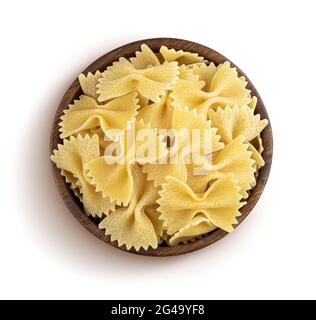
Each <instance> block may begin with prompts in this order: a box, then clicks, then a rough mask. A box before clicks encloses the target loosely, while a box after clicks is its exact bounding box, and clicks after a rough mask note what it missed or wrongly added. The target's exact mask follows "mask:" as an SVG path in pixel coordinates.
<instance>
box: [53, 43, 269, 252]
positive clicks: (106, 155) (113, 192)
mask: <svg viewBox="0 0 316 320" xmlns="http://www.w3.org/2000/svg"><path fill="white" fill-rule="evenodd" d="M78 81H79V84H80V87H81V90H82V93H81V95H80V96H79V97H77V99H75V100H74V101H73V103H72V104H71V105H69V108H68V109H66V110H64V114H63V115H62V116H61V118H60V120H61V121H60V123H59V126H60V139H61V143H60V144H59V145H58V146H57V149H56V150H54V152H53V155H52V156H51V160H52V161H53V162H54V163H55V165H56V166H57V167H58V168H59V169H60V173H61V175H62V176H63V177H64V179H65V182H66V183H67V185H68V186H69V188H70V189H71V190H72V192H73V193H74V195H75V196H76V197H77V198H78V201H79V202H81V203H82V206H83V208H84V211H85V214H86V215H88V216H91V219H95V222H96V224H98V226H99V228H100V229H101V230H103V231H104V233H105V234H106V235H109V237H110V239H111V241H113V242H114V241H116V242H117V244H118V246H125V247H126V249H127V250H130V249H134V250H136V251H138V250H148V249H149V248H153V249H155V248H157V247H158V246H177V245H181V244H186V243H189V242H192V241H198V239H201V238H202V237H203V236H205V235H207V234H209V233H211V232H214V231H215V230H217V229H222V230H224V231H226V232H231V231H233V230H234V226H235V225H236V224H237V223H238V219H237V218H238V217H239V216H240V215H241V212H240V209H241V208H242V206H243V205H244V204H245V203H246V201H247V198H248V197H249V194H250V193H251V192H252V188H253V187H254V186H255V185H256V179H257V177H258V172H259V170H260V168H261V167H262V166H264V160H263V157H262V152H263V151H264V149H263V145H262V139H261V132H262V130H263V129H264V128H265V127H266V126H267V124H268V121H267V120H265V119H261V117H260V115H259V114H256V112H255V110H256V104H257V97H256V96H252V95H251V92H250V90H249V89H248V88H247V81H246V79H245V77H243V76H240V75H239V74H238V72H237V70H236V68H234V67H232V66H231V65H230V63H229V62H224V63H222V64H219V65H216V64H215V63H214V62H212V61H208V60H207V59H205V58H204V57H202V56H200V55H199V54H197V53H195V52H188V51H186V50H181V48H168V47H167V46H162V47H161V48H160V49H159V50H152V49H151V48H149V47H148V46H147V45H146V44H142V45H141V47H140V48H139V50H138V51H136V52H135V54H134V56H133V57H131V58H127V57H121V58H120V59H119V60H118V61H115V62H113V64H112V65H110V66H108V67H107V68H106V69H105V70H98V71H96V72H95V73H90V72H89V73H87V74H80V75H79V77H78Z"/></svg>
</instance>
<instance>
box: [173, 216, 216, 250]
mask: <svg viewBox="0 0 316 320" xmlns="http://www.w3.org/2000/svg"><path fill="white" fill-rule="evenodd" d="M215 229H217V227H216V226H214V225H213V224H212V223H210V221H209V219H208V218H206V217H205V216H204V215H203V214H201V215H199V214H197V215H196V216H195V217H194V218H193V219H192V221H191V222H190V223H189V224H188V225H186V226H185V227H183V228H182V229H180V230H179V231H178V232H176V233H175V234H174V235H173V236H172V237H171V238H170V240H169V244H170V245H171V246H176V245H178V244H179V243H180V242H187V241H188V240H191V239H194V238H196V237H198V236H200V235H202V234H206V233H208V232H211V231H213V230H215Z"/></svg>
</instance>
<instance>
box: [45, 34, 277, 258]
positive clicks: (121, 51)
mask: <svg viewBox="0 0 316 320" xmlns="http://www.w3.org/2000/svg"><path fill="white" fill-rule="evenodd" d="M142 43H146V44H147V45H148V46H149V47H150V48H151V49H152V50H153V51H155V52H158V51H159V48H160V47H161V46H162V45H165V46H167V47H169V48H174V49H176V50H181V49H182V50H184V51H190V52H197V53H198V54H199V55H200V56H203V57H205V58H206V59H207V60H209V61H213V62H214V63H215V64H216V65H218V64H220V63H223V62H225V61H230V60H229V59H227V58H226V57H224V56H223V55H222V54H220V53H218V52H216V51H215V50H213V49H210V48H208V47H205V46H203V45H201V44H198V43H195V42H192V41H187V40H181V39H174V38H154V39H145V40H139V41H135V42H132V43H129V44H126V45H124V46H121V47H119V48H117V49H114V50H112V51H111V52H108V53H106V54H105V55H103V56H102V57H100V58H99V59H97V60H96V61H94V62H93V63H92V64H91V65H90V66H89V67H87V68H86V69H85V70H84V71H83V73H84V74H87V73H88V72H92V73H95V72H96V71H97V70H100V71H103V70H105V69H106V67H107V66H109V65H111V64H112V63H113V62H114V61H116V60H118V58H119V57H126V58H130V57H132V56H134V54H135V51H137V50H140V45H141V44H142ZM230 63H231V65H232V66H235V67H236V68H237V70H238V73H239V75H243V76H245V77H246V79H247V81H248V85H247V88H248V89H250V90H251V92H252V95H255V96H257V98H258V103H257V107H256V113H260V115H261V118H262V119H268V120H269V117H268V113H267V111H266V108H265V106H264V104H263V102H262V100H261V98H260V95H259V93H258V91H257V90H256V88H255V87H254V85H253V84H252V83H251V81H250V80H249V78H248V77H247V76H246V75H245V74H244V72H242V70H240V69H239V68H238V67H237V66H236V65H235V64H234V63H232V62H231V61H230ZM80 94H82V91H81V88H80V85H79V81H78V79H76V80H75V81H74V82H73V83H72V85H71V86H70V87H69V88H68V90H67V91H66V93H65V95H64V96H63V98H62V100H61V102H60V104H59V106H58V108H57V111H56V114H55V118H54V122H53V126H52V131H51V137H50V152H51V154H52V152H53V150H54V149H56V148H57V144H58V143H61V140H60V138H59V131H58V129H59V126H58V123H59V122H60V116H61V115H62V113H63V111H64V110H65V109H66V108H68V105H69V104H70V103H72V102H73V100H74V99H76V98H78V97H79V95H80ZM262 141H263V147H264V152H263V154H262V156H263V159H264V160H265V166H264V167H263V168H262V169H261V170H260V172H259V177H258V181H257V185H256V186H255V187H254V189H253V190H252V192H251V195H250V197H249V198H248V201H247V204H246V205H245V206H244V207H243V208H242V209H241V216H240V217H238V222H239V224H240V223H241V222H242V221H243V220H244V219H245V218H246V217H247V216H248V215H249V213H250V212H251V210H252V209H253V207H254V206H255V204H256V203H257V201H258V199H259V198H260V196H261V194H262V192H263V189H264V187H265V185H266V182H267V180H268V176H269V172H270V168H271V163H272V150H273V138H272V129H271V123H270V121H269V124H268V126H267V127H266V128H265V129H264V130H263V132H262ZM52 170H53V175H54V179H55V182H56V185H57V188H58V190H59V193H60V194H61V196H62V198H63V201H64V203H65V204H66V206H67V208H68V209H69V210H70V212H71V213H72V214H73V215H74V217H75V218H76V219H77V220H78V221H79V222H80V223H81V224H82V225H83V226H84V227H85V228H86V229H87V230H89V231H90V232H91V233H93V234H94V235H95V236H96V237H98V238H99V239H101V240H103V241H104V242H106V243H108V244H110V245H111V246H114V247H116V248H119V249H121V250H124V251H128V252H131V253H137V254H141V255H148V256H160V257H161V256H173V255H178V254H183V253H188V252H192V251H195V250H198V249H201V248H203V247H205V246H208V245H210V244H212V243H214V242H216V241H218V240H220V239H222V238H223V237H225V236H226V235H227V233H226V232H225V231H223V230H220V229H217V230H214V231H213V232H211V233H209V234H208V235H206V236H204V237H203V238H202V239H200V240H196V241H195V242H191V243H188V244H179V245H177V246H175V247H167V246H159V247H158V248H157V249H152V248H149V249H148V250H147V251H146V250H143V249H141V250H139V251H138V252H137V251H136V250H134V249H131V250H127V249H126V247H125V246H122V247H119V246H118V244H117V242H116V241H115V242H111V240H110V237H109V236H105V235H104V230H103V231H102V230H100V229H99V228H98V221H96V220H95V219H93V218H90V217H87V216H86V215H85V213H84V211H83V207H82V204H81V203H80V201H78V199H77V198H76V197H75V195H74V194H73V192H72V191H71V189H70V188H69V186H68V185H67V183H66V182H65V180H64V178H63V177H62V176H61V174H60V170H59V169H58V168H57V167H56V166H55V165H54V164H53V163H52ZM239 224H238V225H239ZM238 225H236V226H235V227H238Z"/></svg>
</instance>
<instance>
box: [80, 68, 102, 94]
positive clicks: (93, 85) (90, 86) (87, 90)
mask: <svg viewBox="0 0 316 320" xmlns="http://www.w3.org/2000/svg"><path fill="white" fill-rule="evenodd" d="M101 77H102V73H101V72H100V71H97V72H96V73H95V74H92V73H91V72H88V74H87V76H85V75H84V74H83V73H81V74H80V75H79V77H78V80H79V83H80V86H81V89H82V91H83V93H84V94H85V95H87V96H89V97H91V98H94V99H97V97H98V94H97V84H98V80H99V79H100V78H101Z"/></svg>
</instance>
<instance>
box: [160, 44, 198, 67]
mask: <svg viewBox="0 0 316 320" xmlns="http://www.w3.org/2000/svg"><path fill="white" fill-rule="evenodd" d="M160 53H161V55H162V56H163V58H164V59H165V60H166V61H169V62H170V61H177V62H178V63H179V65H181V64H192V63H195V62H201V61H203V59H204V58H203V57H200V56H199V55H198V54H197V53H192V52H188V51H183V50H178V51H176V50H175V49H168V48H167V47H166V46H162V47H161V48H160Z"/></svg>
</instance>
